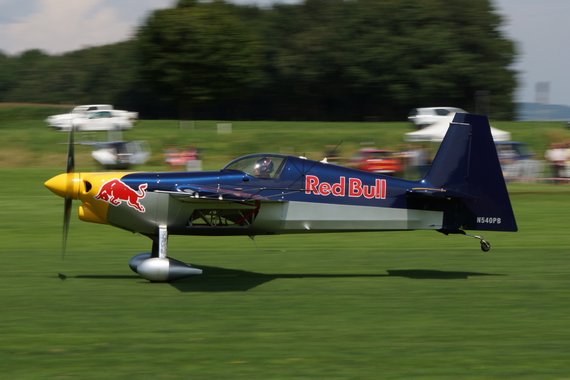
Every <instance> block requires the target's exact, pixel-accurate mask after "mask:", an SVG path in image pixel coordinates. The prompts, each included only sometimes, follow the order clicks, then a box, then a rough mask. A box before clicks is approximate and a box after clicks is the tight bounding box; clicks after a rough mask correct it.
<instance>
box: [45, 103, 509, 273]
mask: <svg viewBox="0 0 570 380" xmlns="http://www.w3.org/2000/svg"><path fill="white" fill-rule="evenodd" d="M73 151H74V149H73V131H71V132H70V134H69V147H68V159H67V172H66V173H64V174H60V175H57V176H55V177H53V178H51V179H49V180H48V181H46V183H45V186H46V187H47V188H48V189H50V190H51V191H52V192H54V193H55V194H57V195H59V196H61V197H63V198H65V212H64V230H63V231H64V233H63V249H64V250H65V242H66V239H67V231H68V225H69V216H70V210H71V202H72V200H73V199H78V200H80V201H81V205H80V206H79V219H81V220H83V221H86V222H93V223H103V224H109V225H112V226H114V227H119V228H122V229H124V230H127V231H132V232H138V233H141V234H143V235H145V236H148V237H149V238H150V239H151V240H152V251H151V252H150V253H142V254H139V255H136V256H134V257H133V258H132V259H131V260H130V262H129V265H130V267H131V269H132V270H133V271H134V272H136V273H138V274H139V275H140V276H142V277H143V278H145V279H148V280H150V281H172V280H176V279H180V278H184V277H188V276H191V275H195V274H201V273H202V271H201V270H200V269H198V268H194V267H192V266H191V265H188V264H186V263H183V262H181V261H178V260H175V259H172V258H170V257H168V256H167V242H168V236H169V235H172V234H174V235H213V236H215V235H245V236H250V237H252V236H255V235H271V234H292V233H313V232H320V233H322V232H353V231H394V230H435V231H438V232H441V233H443V234H446V235H447V234H463V235H468V236H472V237H475V238H477V239H479V240H480V244H481V249H482V250H483V251H488V250H489V249H490V244H489V243H488V242H487V241H485V240H484V239H483V238H482V237H480V236H477V235H469V234H467V233H466V232H465V230H475V231H478V230H488V231H513V232H514V231H517V225H516V221H515V217H514V214H513V210H512V207H511V202H510V199H509V195H508V193H507V189H506V185H505V181H504V179H503V175H502V172H501V167H500V164H499V159H498V157H497V151H496V148H495V145H494V143H493V139H492V137H491V132H490V126H489V122H488V120H487V118H486V117H485V116H479V115H472V114H457V115H456V116H455V118H454V119H453V122H452V123H451V125H450V128H449V130H448V132H447V135H446V136H445V139H444V140H443V142H442V144H441V146H440V148H439V150H438V152H437V154H436V157H435V159H434V161H433V164H432V166H431V168H430V170H429V172H428V174H427V175H426V176H425V177H424V178H422V179H420V180H418V181H408V180H403V179H399V178H393V177H389V176H386V175H381V174H374V173H369V172H364V171H359V170H355V169H351V168H346V167H342V166H337V165H333V164H328V163H325V162H319V161H312V160H309V159H305V158H303V157H294V156H287V155H281V154H268V153H262V154H252V155H247V156H244V157H241V158H238V159H235V160H234V161H232V162H230V163H229V164H228V165H227V166H226V167H224V168H223V169H222V170H220V171H206V172H148V173H142V172H141V173H126V172H125V173H123V172H100V173H77V172H74V166H75V164H74V153H73Z"/></svg>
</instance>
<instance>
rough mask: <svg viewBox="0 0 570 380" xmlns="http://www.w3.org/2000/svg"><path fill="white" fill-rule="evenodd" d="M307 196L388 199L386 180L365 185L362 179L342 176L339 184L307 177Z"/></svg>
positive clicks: (311, 176)
mask: <svg viewBox="0 0 570 380" xmlns="http://www.w3.org/2000/svg"><path fill="white" fill-rule="evenodd" d="M305 194H313V195H321V196H324V197H327V196H333V197H346V196H348V197H351V198H359V197H364V198H366V199H386V180H385V179H376V180H375V181H374V185H364V184H363V183H362V180H361V179H360V178H348V180H347V179H346V177H344V176H341V177H340V178H339V181H338V182H335V183H329V182H325V181H321V180H320V179H319V177H317V176H314V175H307V176H306V177H305Z"/></svg>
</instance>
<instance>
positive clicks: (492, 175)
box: [411, 113, 517, 232]
mask: <svg viewBox="0 0 570 380" xmlns="http://www.w3.org/2000/svg"><path fill="white" fill-rule="evenodd" d="M420 183H421V185H422V188H418V189H417V190H416V191H414V189H412V191H411V193H421V192H422V189H423V195H424V196H428V197H430V198H434V197H435V198H439V200H438V204H439V205H440V207H442V208H443V209H444V222H443V228H442V232H445V231H450V232H452V231H457V230H461V229H465V230H487V231H513V232H514V231H517V224H516V220H515V216H514V213H513V209H512V206H511V201H510V199H509V193H508V192H507V187H506V184H505V180H504V178H503V173H502V170H501V165H500V163H499V158H498V155H497V149H496V147H495V143H494V141H493V137H492V135H491V127H490V125H489V121H488V120H487V117H486V116H481V115H473V114H465V113H459V114H456V115H455V117H454V119H453V121H452V122H451V124H450V127H449V129H448V131H447V134H446V135H445V138H444V139H443V141H442V143H441V146H440V148H439V150H438V152H437V154H436V156H435V159H434V161H433V164H432V166H431V168H430V170H429V172H428V174H427V175H426V176H425V178H424V179H423V180H421V182H420ZM423 185H426V187H425V188H424V187H423Z"/></svg>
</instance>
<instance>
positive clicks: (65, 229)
mask: <svg viewBox="0 0 570 380" xmlns="http://www.w3.org/2000/svg"><path fill="white" fill-rule="evenodd" d="M70 216H71V197H65V203H64V209H63V236H62V240H61V259H62V260H65V250H66V248H67V233H68V231H69V219H70Z"/></svg>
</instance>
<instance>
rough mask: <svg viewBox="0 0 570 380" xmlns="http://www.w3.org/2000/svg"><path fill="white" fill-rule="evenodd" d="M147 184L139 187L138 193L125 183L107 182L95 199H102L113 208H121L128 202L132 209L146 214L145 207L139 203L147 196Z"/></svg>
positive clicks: (118, 181) (115, 180)
mask: <svg viewBox="0 0 570 380" xmlns="http://www.w3.org/2000/svg"><path fill="white" fill-rule="evenodd" d="M147 186H148V185H147V184H146V183H143V184H140V185H139V191H138V192H136V191H134V190H133V189H132V188H130V187H129V186H127V185H126V184H125V183H123V182H121V181H120V180H118V179H112V180H110V181H107V182H105V183H104V184H103V186H101V188H100V189H99V192H98V193H97V195H96V196H95V199H100V200H102V201H104V202H107V203H110V204H112V205H113V206H119V205H120V204H121V203H122V202H127V205H128V206H129V207H132V208H134V209H136V210H138V211H139V212H144V210H145V209H144V206H143V205H142V204H141V203H140V202H139V200H140V199H143V198H144V197H145V195H146V191H145V190H146V188H147Z"/></svg>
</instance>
